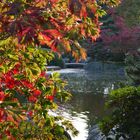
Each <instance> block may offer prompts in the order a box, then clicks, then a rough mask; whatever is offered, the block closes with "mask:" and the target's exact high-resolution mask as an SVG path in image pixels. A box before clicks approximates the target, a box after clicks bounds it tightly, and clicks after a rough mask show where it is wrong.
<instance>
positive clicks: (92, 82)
mask: <svg viewBox="0 0 140 140" xmlns="http://www.w3.org/2000/svg"><path fill="white" fill-rule="evenodd" d="M58 72H59V73H60V74H61V77H62V78H63V79H65V80H67V81H68V86H67V88H68V89H69V90H70V91H71V93H72V95H73V96H72V98H71V101H69V102H67V103H66V104H65V105H63V106H62V107H61V111H60V113H61V114H62V115H63V116H64V117H65V118H68V119H69V120H71V121H72V122H73V124H74V126H75V127H76V128H77V129H78V130H79V132H80V133H79V135H78V136H77V137H74V138H73V140H86V139H87V137H88V132H89V129H90V127H92V126H93V125H95V124H96V121H97V120H98V119H100V118H102V117H103V116H104V115H105V114H106V112H105V111H104V106H105V100H106V96H107V94H108V93H109V91H110V90H112V89H114V88H117V86H118V83H119V82H121V81H124V80H125V76H124V71H123V67H122V66H120V65H117V64H102V63H90V64H88V65H87V66H86V67H85V69H63V70H60V71H58ZM95 140H96V139H95Z"/></svg>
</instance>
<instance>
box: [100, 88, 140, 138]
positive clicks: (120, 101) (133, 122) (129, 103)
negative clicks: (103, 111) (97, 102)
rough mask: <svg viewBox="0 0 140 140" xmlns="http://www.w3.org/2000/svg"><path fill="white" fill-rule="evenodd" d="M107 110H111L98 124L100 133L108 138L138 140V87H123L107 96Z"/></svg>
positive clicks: (139, 89)
mask: <svg viewBox="0 0 140 140" xmlns="http://www.w3.org/2000/svg"><path fill="white" fill-rule="evenodd" d="M107 108H108V109H112V110H113V111H112V113H111V115H108V116H107V117H106V118H104V119H103V120H102V121H101V122H100V128H101V130H102V132H103V133H104V134H105V135H106V136H107V137H108V138H109V137H111V135H114V136H115V137H116V139H119V138H120V137H123V138H124V139H129V140H139V138H140V111H139V110H140V87H133V86H129V87H124V88H120V89H117V90H114V91H112V92H111V93H110V94H109V100H108V101H107Z"/></svg>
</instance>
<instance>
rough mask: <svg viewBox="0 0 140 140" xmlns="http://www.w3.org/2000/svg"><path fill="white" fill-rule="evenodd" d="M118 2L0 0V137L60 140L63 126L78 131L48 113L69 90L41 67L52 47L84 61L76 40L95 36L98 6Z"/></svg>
mask: <svg viewBox="0 0 140 140" xmlns="http://www.w3.org/2000/svg"><path fill="white" fill-rule="evenodd" d="M119 2H120V1H119V0H116V1H112V0H107V1H106V0H101V1H98V2H97V1H95V0H88V1H82V0H69V1H68V0H66V1H63V0H20V1H19V0H0V139H13V140H14V139H20V140H21V139H31V138H33V139H46V140H52V139H57V140H63V139H66V136H65V135H64V130H72V132H73V134H77V131H76V130H75V128H74V127H73V126H72V124H71V123H70V122H69V121H66V120H64V119H63V118H62V117H60V116H53V115H50V114H49V112H50V110H52V109H55V108H56V106H57V102H58V100H57V99H61V101H62V100H66V99H68V97H69V96H70V94H69V93H68V92H67V91H66V90H64V87H65V82H64V81H62V80H61V79H60V78H59V76H58V74H53V75H51V76H48V75H46V73H45V71H46V67H45V65H46V63H48V62H49V61H50V60H51V59H52V58H53V55H52V51H54V52H57V53H59V54H61V53H65V52H68V53H71V54H72V55H73V56H74V57H75V58H76V59H77V60H78V59H80V58H83V59H85V58H86V53H85V50H84V49H83V48H82V47H81V46H80V44H79V42H78V40H80V39H82V38H91V40H92V41H94V40H96V38H97V37H99V33H100V22H99V20H98V19H99V17H101V16H102V15H104V14H105V11H104V10H103V9H102V5H103V4H104V5H110V6H115V5H117V4H118V3H119ZM41 46H45V47H46V48H47V50H46V51H45V50H42V49H41ZM54 99H55V100H57V101H54Z"/></svg>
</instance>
